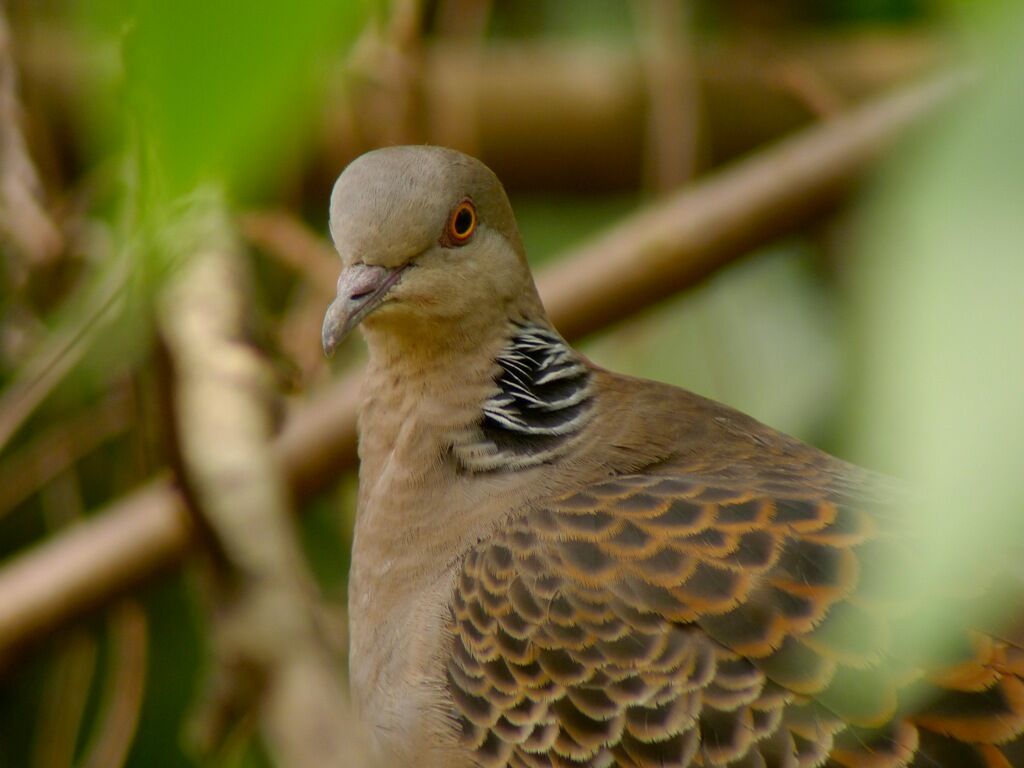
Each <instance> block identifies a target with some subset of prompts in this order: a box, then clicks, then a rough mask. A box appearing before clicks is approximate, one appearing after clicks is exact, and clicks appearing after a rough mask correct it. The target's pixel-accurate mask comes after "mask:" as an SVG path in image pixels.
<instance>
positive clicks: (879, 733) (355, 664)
mask: <svg viewBox="0 0 1024 768" xmlns="http://www.w3.org/2000/svg"><path fill="white" fill-rule="evenodd" d="M331 233H332V236H333V238H334V242H335V244H336V247H337V249H338V252H339V254H340V256H341V259H342V264H343V271H342V274H341V278H340V279H339V281H338V291H339V292H338V296H337V298H336V299H335V301H334V303H333V304H332V305H331V307H330V309H329V310H328V312H327V316H326V318H325V321H324V331H323V340H324V347H325V349H326V350H327V351H328V352H330V351H331V350H333V349H334V347H335V346H336V345H337V344H338V343H339V342H340V340H341V339H342V338H343V337H344V335H345V334H347V333H348V332H349V331H350V330H351V329H352V328H353V327H355V326H356V325H359V326H360V327H361V329H362V331H363V333H364V335H365V337H366V341H367V346H368V350H369V366H368V372H367V377H366V380H365V385H364V402H363V406H362V413H361V419H360V443H359V452H360V459H361V468H360V483H359V486H360V487H359V509H358V515H357V521H356V533H355V544H354V548H353V554H352V569H351V574H350V580H349V606H350V617H351V635H350V637H351V653H350V659H351V663H350V671H351V683H352V692H353V697H354V700H355V703H356V706H357V708H358V710H359V712H360V713H361V716H362V718H363V719H364V721H365V723H366V726H367V728H368V730H369V732H370V735H371V739H372V742H373V744H374V746H375V749H376V751H377V753H378V755H379V757H380V760H381V764H382V765H414V764H415V765H417V766H419V767H420V768H428V767H430V766H463V765H464V766H573V767H581V766H614V765H618V766H705V767H706V768H712V767H715V768H717V767H722V768H725V767H726V766H729V767H731V768H755V767H756V766H763V767H764V768H797V767H799V768H813V767H816V766H829V767H830V768H838V767H839V766H843V767H844V768H890V767H891V768H896V767H897V766H912V767H913V768H932V767H934V766H943V767H945V768H953V767H956V768H971V767H972V766H979V767H980V766H987V768H1008V767H1009V766H1024V746H1022V744H1024V739H1022V732H1024V650H1022V649H1021V647H1020V646H1019V645H1017V644H1015V643H1014V642H1012V639H1013V638H1010V637H1004V636H1002V635H1001V634H999V633H996V632H994V631H993V630H992V629H991V628H986V629H984V630H983V629H982V628H981V627H977V626H972V625H971V623H970V622H969V621H967V620H966V619H964V618H963V617H966V616H969V615H973V614H972V613H971V611H969V610H967V609H966V608H967V607H968V606H969V605H970V604H972V603H975V602H977V601H978V600H981V599H983V598H984V596H985V595H986V594H987V593H988V587H987V585H988V584H989V583H990V582H991V581H992V580H993V579H994V578H996V577H997V576H998V573H999V571H1000V567H1001V566H1002V565H1003V564H1001V563H992V564H991V566H992V572H991V573H989V574H975V575H972V576H970V578H968V576H966V575H965V578H964V583H963V584H962V588H961V589H960V590H958V592H957V594H953V595H948V596H944V597H943V599H942V601H941V606H940V610H941V613H942V615H943V616H944V617H946V619H945V622H946V624H948V631H949V636H950V638H952V639H953V640H955V641H956V642H951V643H947V644H945V646H944V650H945V653H944V654H943V655H941V656H939V655H937V654H936V653H935V652H934V650H933V644H929V643H928V642H926V640H927V638H925V637H922V636H921V631H920V629H919V627H920V626H921V624H920V623H917V622H915V617H916V615H917V614H918V613H919V612H921V611H924V610H933V611H934V610H935V606H934V605H921V604H919V601H918V599H917V596H915V595H913V594H901V593H900V591H899V589H898V586H899V585H896V584H893V583H886V581H885V580H884V579H882V578H880V577H879V576H878V574H880V573H883V572H887V571H885V570H884V569H883V568H882V564H884V563H886V562H890V561H891V558H893V557H900V558H903V559H904V560H906V559H907V558H913V556H914V555H913V553H914V547H913V531H906V530H903V529H902V528H901V525H900V518H899V515H898V514H897V513H898V509H895V508H894V507H896V506H897V503H896V501H895V500H888V501H887V500H886V499H885V498H883V497H884V493H883V492H882V491H881V490H880V489H879V487H878V485H877V483H876V482H875V479H874V478H873V477H872V476H871V475H870V474H869V473H867V472H865V471H863V470H860V469H858V468H857V467H854V466H852V465H850V464H847V463H845V462H843V461H841V460H839V459H836V458H834V457H832V456H829V455H828V454H825V453H823V452H822V451H819V450H817V449H816V448H813V447H811V446H809V445H805V444H803V443H801V442H799V441H797V440H795V439H793V438H791V437H788V436H786V435H783V434H781V433H779V432H777V431H775V430H773V429H771V428H769V427H767V426H765V425H763V424H761V423H759V422H757V421H755V420H754V419H752V418H750V417H748V416H745V415H743V414H741V413H739V412H737V411H735V410H732V409H731V408H728V407H727V406H724V405H721V404H718V403H715V402H712V401H710V400H706V399H704V398H701V397H699V396H697V395H694V394H692V393H690V392H687V391H685V390H682V389H678V388H675V387H671V386H667V385H664V384H659V383H654V382H650V381H643V380H639V379H634V378H630V377H627V376H623V375H619V374H616V373H612V372H609V371H606V370H603V369H601V368H599V367H597V366H595V365H594V364H592V363H591V362H590V361H588V360H587V359H586V358H584V357H583V356H582V355H580V354H579V353H578V352H576V351H575V350H573V349H572V348H571V347H570V346H569V345H568V344H567V343H566V342H565V341H564V340H563V339H562V338H561V336H559V334H558V332H557V330H556V329H554V328H553V327H552V326H551V324H550V322H549V321H548V319H547V316H546V314H545V312H544V308H543V306H542V304H541V302H540V299H539V298H538V295H537V291H536V288H535V287H534V283H533V279H532V277H531V275H530V272H529V268H528V266H527V262H526V258H525V254H524V251H523V246H522V241H521V239H520V237H519V233H518V230H517V228H516V223H515V218H514V216H513V213H512V209H511V206H510V205H509V202H508V199H507V198H506V196H505V192H504V190H503V189H502V187H501V184H500V183H499V181H498V180H497V178H495V176H494V174H493V173H491V171H490V170H488V169H487V168H486V167H485V166H484V165H483V164H482V163H480V162H478V161H477V160H474V159H472V158H470V157H467V156H465V155H463V154H461V153H458V152H455V151H453V150H448V149H443V148H439V147H426V146H416V147H392V148H388V149H382V150H377V151H374V152H370V153H368V154H366V155H363V156H362V157H360V158H358V159H357V160H355V161H354V162H353V163H352V164H351V165H349V167H348V168H347V169H346V170H345V171H344V173H343V174H342V175H341V177H340V178H339V179H338V182H337V184H336V185H335V188H334V192H333V195H332V198H331Z"/></svg>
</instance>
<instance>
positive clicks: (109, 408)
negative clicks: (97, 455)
mask: <svg viewBox="0 0 1024 768" xmlns="http://www.w3.org/2000/svg"><path fill="white" fill-rule="evenodd" d="M134 413H135V404H134V400H133V398H132V397H131V393H130V392H129V391H128V390H127V389H125V388H122V387H118V388H115V389H114V391H113V392H112V393H110V394H109V395H108V396H107V397H105V398H104V399H103V400H102V401H101V402H99V403H98V404H97V405H95V406H93V407H91V408H89V409H87V410H86V411H84V412H83V413H80V414H76V415H74V416H71V417H69V418H68V419H65V420H63V421H61V422H60V423H58V424H56V425H54V426H52V427H50V428H49V429H48V430H47V431H45V432H43V433H42V434H40V435H37V436H35V437H33V438H32V439H31V440H30V441H29V442H27V443H26V444H25V445H23V446H20V447H19V448H18V450H17V452H12V453H11V454H10V455H8V456H6V457H4V458H3V459H2V460H0V518H2V517H3V516H4V515H5V514H7V513H8V512H10V511H11V510H12V509H14V508H15V507H17V506H18V505H19V504H21V503H22V502H23V501H24V500H25V499H27V498H28V497H29V496H31V495H32V494H33V493H35V492H36V491H37V490H39V489H40V488H42V487H43V486H44V485H45V484H46V483H48V482H49V481H51V480H52V479H53V478H55V477H57V476H58V475H59V474H60V473H62V472H64V471H66V470H67V468H68V467H69V466H71V465H72V464H75V463H76V462H78V461H80V460H81V459H82V458H83V457H85V456H87V455H88V454H90V453H91V452H93V451H95V450H96V449H97V448H99V447H100V446H102V445H103V444H105V443H106V442H107V441H109V440H111V439H112V438H114V437H117V436H118V435H120V434H123V433H124V432H125V430H127V429H128V427H129V426H131V424H132V417H133V414H134Z"/></svg>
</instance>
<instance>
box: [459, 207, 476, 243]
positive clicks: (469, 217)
mask: <svg viewBox="0 0 1024 768" xmlns="http://www.w3.org/2000/svg"><path fill="white" fill-rule="evenodd" d="M471 226H473V214H472V213H470V212H469V209H468V208H463V209H462V210H461V211H459V212H458V213H456V214H455V234H456V235H458V236H459V237H461V236H462V235H464V234H466V233H467V232H469V228H470V227H471Z"/></svg>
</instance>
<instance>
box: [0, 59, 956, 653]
mask: <svg viewBox="0 0 1024 768" xmlns="http://www.w3.org/2000/svg"><path fill="white" fill-rule="evenodd" d="M955 85H957V83H956V82H954V81H952V80H950V79H949V78H943V79H941V80H936V81H930V82H928V83H926V84H924V85H916V86H913V87H909V88H906V89H903V90H901V91H899V92H898V93H895V94H893V95H890V96H887V97H885V98H881V99H879V100H877V101H875V102H872V103H871V104H869V105H866V106H864V107H861V108H858V109H856V110H854V111H851V112H850V113H849V114H847V115H844V116H842V117H840V118H837V119H835V120H833V121H830V122H827V123H825V124H822V125H818V126H815V127H813V128H810V129H808V130H806V131H804V132H803V133H802V134H800V135H797V136H794V137H793V138H791V139H789V140H786V141H784V142H783V143H781V144H779V145H778V146H775V147H772V148H769V149H766V150H764V151H763V152H761V153H759V154H758V155H757V156H754V157H752V158H750V159H749V160H747V161H745V162H743V163H741V164H738V165H735V166H733V167H732V168H730V169H727V170H725V171H724V172H722V173H720V174H718V175H716V176H714V177H711V178H709V179H708V180H706V181H704V182H702V183H699V184H697V185H695V186H693V187H691V188H690V189H689V190H688V191H686V192H683V193H680V194H677V195H675V196H672V197H669V198H667V199H665V200H664V201H662V202H660V203H658V204H656V205H652V206H651V207H649V208H647V209H645V210H642V211H640V212H638V213H637V214H635V215H634V216H630V217H629V218H627V219H625V220H624V221H622V222H621V223H620V224H619V225H618V226H616V227H614V228H613V229H611V230H610V231H609V232H607V233H606V234H604V235H603V236H601V237H599V238H597V239H596V240H594V241H592V242H591V243H589V244H587V245H585V246H582V247H580V248H578V249H576V250H575V251H574V252H573V253H571V254H568V255H567V256H566V257H565V258H564V259H562V260H560V261H559V262H558V263H557V264H556V265H555V266H554V267H553V268H552V269H551V270H549V271H546V272H545V273H544V274H543V275H541V279H540V285H541V293H542V295H543V297H544V300H545V303H546V305H547V307H548V309H549V312H550V315H551V317H552V319H553V321H554V322H555V325H556V326H557V327H558V328H559V329H560V330H561V331H562V332H563V333H564V334H565V335H566V337H567V338H576V337H579V336H582V335H585V334H587V333H590V332H593V331H595V330H598V329H599V328H603V327H605V326H607V325H609V324H611V323H614V322H616V321H617V320H621V319H623V318H624V317H626V316H628V315H629V314H631V313H633V312H635V311H637V310H638V309H641V308H643V307H645V306H648V305H650V304H651V303H653V302H656V301H658V300H660V299H662V298H665V297H667V296H669V295H671V294H673V293H675V292H678V291H680V290H682V289H684V288H686V287H688V286H691V285H693V284H694V283H696V282H698V281H700V280H701V279H703V278H704V277H706V276H707V275H709V274H710V273H711V272H713V271H714V270H716V269H718V268H720V267H721V266H722V265H724V264H726V263H728V262H729V261H731V260H734V259H736V258H738V257H739V256H742V255H743V254H745V253H747V252H749V251H750V250H751V249H752V248H755V247H756V246H758V245H761V244H764V243H767V242H770V241H772V240H773V239H775V238H778V237H780V236H782V235H785V234H787V233H790V232H794V231H797V230H798V229H799V228H801V227H803V226H805V225H807V224H808V223H810V222H812V221H814V220H816V218H818V217H820V216H821V215H822V214H824V213H826V212H828V211H829V210H832V209H834V208H835V207H836V206H837V205H838V204H840V203H841V202H842V201H843V199H844V197H845V196H846V194H847V193H848V192H849V190H850V188H851V186H852V184H853V183H854V182H855V181H856V180H857V179H859V178H861V177H862V176H863V174H864V172H865V171H866V170H868V169H869V168H870V167H871V165H872V163H873V162H874V161H876V160H877V159H878V157H879V156H880V154H881V153H882V152H883V151H884V150H885V149H886V148H887V147H888V146H890V145H891V144H892V142H893V140H894V139H896V138H897V137H898V136H899V135H900V134H901V133H902V132H903V131H904V130H905V129H906V128H907V127H908V125H910V124H912V123H913V122H914V121H916V120H919V119H920V118H921V117H922V116H923V115H925V114H927V113H928V112H929V111H930V110H932V109H933V108H935V107H936V105H937V104H938V103H941V102H942V101H943V100H945V99H946V98H948V97H949V96H950V95H951V92H952V91H953V89H954V87H955ZM358 388H359V383H358V378H357V377H352V378H348V379H346V380H344V381H342V382H340V383H339V384H338V385H337V386H336V387H333V388H331V389H330V390H329V391H327V392H326V393H324V394H323V395H321V396H319V397H318V398H317V399H316V400H314V401H313V402H312V403H310V404H309V405H308V406H307V407H305V408H303V409H301V410H298V411H296V412H295V413H294V414H292V415H291V418H290V419H289V420H288V421H287V422H286V425H285V429H284V431H283V433H282V434H281V435H280V436H279V437H278V438H277V440H276V442H275V445H274V450H275V453H276V456H277V459H278V461H279V462H280V464H281V466H282V469H283V472H284V475H285V476H286V477H287V478H288V480H289V483H290V485H291V488H292V491H293V493H295V494H296V495H297V497H298V498H303V497H306V496H308V495H309V494H311V493H313V492H315V491H316V490H318V489H320V488H324V487H325V486H326V485H328V484H329V483H331V482H332V481H334V480H336V479H337V477H338V474H339V472H341V471H342V470H343V469H344V468H345V467H350V466H352V465H353V463H354V461H355V424H356V404H357V393H358ZM190 529H191V526H190V524H189V520H188V515H187V514H186V513H185V511H184V508H183V505H182V501H181V497H180V495H179V494H178V493H176V492H175V491H174V489H173V488H172V486H171V485H170V484H169V483H168V482H167V481H166V480H163V481H156V482H154V483H152V484H151V485H149V486H147V487H146V488H143V489H141V490H139V491H137V492H135V493H134V494H132V495H131V496H129V497H127V498H125V499H122V500H120V501H118V502H116V503H115V504H114V505H112V507H111V508H109V509H108V510H106V511H105V512H102V513H101V514H98V515H96V516H94V517H93V518H92V519H90V520H89V521H87V522H84V523H82V524H81V525H78V526H75V527H73V528H71V529H69V530H68V531H67V532H65V533H62V534H60V535H59V536H57V537H54V538H53V539H51V540H49V541H46V542H43V543H41V544H39V545H37V546H36V547H34V548H32V549H30V550H28V551H26V552H23V553H21V554H20V555H18V556H16V557H15V558H13V559H12V560H11V561H10V562H8V563H7V564H6V565H5V566H4V567H3V569H2V570H0V656H2V655H3V652H4V650H10V649H11V648H12V647H13V646H16V645H19V644H23V643H26V642H29V641H31V640H33V639H34V638H37V637H39V636H40V635H41V634H43V633H45V632H47V631H50V630H52V629H53V628H55V627H56V626H59V625H60V624H63V623H65V622H66V621H68V620H69V619H71V618H73V617H74V616H76V615H79V614H81V612H82V611H84V610H86V609H87V608H89V607H91V606H94V605H96V604H98V603H100V602H103V601H105V600H109V599H110V598H111V597H112V596H113V595H115V594H117V593H120V592H123V591H124V590H126V589H128V588H130V587H131V586H133V585H134V584H136V583H138V581H139V580H140V579H142V578H145V577H147V576H150V575H152V574H153V573H154V572H156V571H158V570H159V569H161V568H163V567H166V566H168V565H171V564H173V563H174V562H175V561H177V560H178V559H180V558H181V556H182V555H183V554H184V553H185V551H186V549H187V548H188V544H189V540H190Z"/></svg>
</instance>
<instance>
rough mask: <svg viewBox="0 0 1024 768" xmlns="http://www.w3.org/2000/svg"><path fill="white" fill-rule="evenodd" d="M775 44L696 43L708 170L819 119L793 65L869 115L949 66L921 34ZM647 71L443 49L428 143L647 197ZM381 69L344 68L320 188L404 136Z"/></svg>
mask: <svg viewBox="0 0 1024 768" xmlns="http://www.w3.org/2000/svg"><path fill="white" fill-rule="evenodd" d="M645 2H650V0H645ZM772 41H773V43H772V46H771V48H770V49H768V50H765V48H766V46H760V47H755V46H751V45H750V42H749V40H744V39H729V38H726V39H723V40H721V41H716V42H713V43H708V42H704V41H698V40H694V41H693V50H692V52H691V53H690V56H689V58H691V59H692V61H693V65H694V67H693V72H692V81H693V82H692V87H693V89H694V92H695V94H696V96H697V100H698V102H699V103H700V105H701V129H702V130H701V143H700V149H701V159H702V161H704V160H706V161H707V162H708V163H710V165H712V166H715V165H720V164H722V163H723V162H726V161H728V160H730V159H733V158H735V157H737V156H739V155H742V154H744V153H746V152H749V151H751V150H753V149H756V148H757V147H759V146H761V145H762V144H765V143H766V142H769V141H773V140H775V139H777V138H778V137H779V136H782V135H784V134H786V133H787V132H790V131H793V130H796V129H797V128H800V127H801V126H803V125H806V124H807V123H809V122H812V121H814V120H815V119H817V117H818V115H817V114H816V112H815V111H813V110H812V109H810V108H809V105H808V104H807V102H806V98H805V94H804V93H803V92H802V91H800V90H794V88H793V87H792V86H791V84H789V83H786V82H783V81H782V80H780V79H779V78H777V77H770V76H766V73H769V74H770V73H772V72H775V71H776V70H777V69H778V67H779V66H781V65H782V64H784V63H786V62H793V61H799V62H801V64H803V65H805V66H806V67H807V68H808V69H809V70H813V71H814V72H816V73H818V74H819V75H820V79H821V81H822V82H827V83H828V84H829V87H830V88H831V89H833V90H834V93H835V95H836V96H837V97H839V98H841V99H843V101H844V103H850V104H856V103H857V102H858V101H860V100H862V99H864V98H865V97H867V96H870V95H872V94H877V93H879V92H880V91H881V90H884V89H887V88H891V87H893V86H894V85H896V84H899V83H906V82H907V81H908V80H912V79H914V78H917V77H921V76H923V75H924V73H926V72H928V71H930V70H932V69H934V68H935V66H936V65H937V64H938V63H939V62H940V61H941V60H942V56H943V49H942V47H941V44H940V41H939V40H938V39H937V38H936V37H935V36H934V35H929V34H922V33H921V32H919V31H918V32H914V31H907V30H899V31H894V30H880V31H873V32H860V33H857V34H843V35H839V34H817V35H809V34H805V35H792V34H791V35H789V36H786V35H780V36H778V37H775V36H773V38H772ZM648 58H649V57H648ZM645 63H649V62H648V61H645V57H644V56H643V55H642V54H641V53H639V52H637V51H631V50H628V49H624V48H622V47H619V48H615V47H611V46H602V45H598V44H594V43H580V42H576V41H569V40H557V41H525V42H523V41H515V42H509V41H500V40H488V41H487V45H486V46H483V47H481V48H480V49H479V50H478V51H477V50H471V49H467V45H466V43H465V42H464V41H461V40H458V39H455V40H451V39H447V38H441V39H436V40H434V41H432V42H430V43H429V44H427V45H425V46H424V50H423V64H422V66H423V70H422V75H421V77H420V78H419V81H420V83H421V86H422V89H423V93H422V100H423V104H424V110H425V112H426V114H427V115H428V116H431V119H429V120H428V121H427V123H426V124H425V126H424V127H425V129H426V132H425V134H424V135H422V136H421V137H420V138H421V139H422V140H424V141H426V142H428V143H432V144H445V145H447V146H454V147H456V148H458V149H463V150H465V151H468V152H470V153H471V154H474V155H477V156H479V157H481V159H483V160H484V161H485V162H486V163H487V164H488V165H489V166H491V168H492V169H494V171H495V173H497V174H498V176H499V177H500V178H501V179H502V180H503V181H504V182H505V184H506V186H508V187H509V188H510V189H511V188H516V187H528V188H538V187H539V188H551V189H566V188H574V189H580V190H585V191H587V192H593V191H594V190H595V189H621V188H635V187H636V186H637V185H638V182H639V181H640V180H641V178H640V177H641V174H640V173H639V171H640V170H641V169H642V168H643V163H642V162H641V161H642V158H643V151H644V143H645V138H646V137H647V135H648V134H647V127H648V125H647V121H646V120H645V116H646V115H647V113H648V110H649V109H650V108H651V107H653V106H654V105H652V104H651V102H650V99H649V95H650V92H651V91H650V87H649V78H648V77H647V76H646V75H645ZM383 66H385V67H386V66H387V63H386V62H385V63H384V65H383ZM381 67H382V64H380V63H378V62H377V61H376V60H375V59H374V58H373V57H372V56H367V57H365V59H362V60H360V61H359V62H356V69H357V71H356V74H357V77H356V79H355V83H354V84H352V83H351V73H350V72H349V71H348V70H345V71H344V72H343V73H342V74H340V75H339V83H338V86H337V88H338V93H339V94H342V93H344V94H345V95H348V96H349V97H350V98H348V99H343V98H340V96H339V97H337V98H333V99H328V100H325V104H328V105H330V106H329V107H328V108H327V111H326V113H325V115H324V118H323V119H324V125H323V127H322V129H321V131H320V136H321V139H320V143H321V146H320V147H318V149H317V151H315V152H312V153H311V156H312V157H315V158H316V167H315V168H311V170H310V172H311V173H313V174H322V176H318V179H317V182H318V183H319V184H321V185H323V186H326V185H328V184H330V183H331V182H332V181H333V176H334V175H335V174H336V173H337V172H338V171H339V170H340V169H341V168H342V167H343V166H344V165H345V163H346V162H348V161H349V160H351V159H352V157H353V156H354V155H356V154H359V153H360V152H362V151H364V150H366V149H369V148H371V147H373V146H382V145H385V144H389V143H394V140H393V126H391V125H390V124H388V123H386V122H385V123H382V122H381V121H380V119H379V118H380V114H381V111H380V108H379V106H378V102H379V101H380V100H382V99H384V98H385V96H386V95H387V93H388V91H387V89H388V87H389V86H388V84H389V82H390V81H389V80H388V79H387V78H382V77H380V76H379V72H380V71H381ZM342 83H345V84H349V85H352V87H351V88H349V89H348V90H345V89H344V88H343V86H342ZM683 86H684V87H687V84H686V83H683ZM659 89H660V86H659ZM659 93H661V94H663V95H664V98H666V99H674V98H677V95H676V94H669V93H667V92H664V91H661V90H659ZM683 98H684V99H685V98H686V97H685V96H684V97H683ZM342 113H344V115H342ZM449 115H454V116H455V117H454V118H452V120H448V119H446V117H445V116H449ZM463 116H472V130H471V131H468V130H462V131H453V130H451V128H452V125H451V123H452V121H453V120H458V121H459V127H461V128H466V127H468V120H469V117H463ZM463 140H466V141H467V142H471V143H465V144H464V143H463ZM595 157H599V158H601V162H594V158H595Z"/></svg>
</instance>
